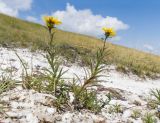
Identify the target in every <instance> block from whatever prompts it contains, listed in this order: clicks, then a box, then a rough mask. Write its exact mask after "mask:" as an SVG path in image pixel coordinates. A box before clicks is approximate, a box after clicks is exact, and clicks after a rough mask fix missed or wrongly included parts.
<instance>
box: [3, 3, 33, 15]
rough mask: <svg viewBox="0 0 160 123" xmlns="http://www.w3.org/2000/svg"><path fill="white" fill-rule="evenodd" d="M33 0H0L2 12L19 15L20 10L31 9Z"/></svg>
mask: <svg viewBox="0 0 160 123" xmlns="http://www.w3.org/2000/svg"><path fill="white" fill-rule="evenodd" d="M31 4H32V0H0V13H4V14H7V15H10V16H18V14H19V11H27V10H29V9H31Z"/></svg>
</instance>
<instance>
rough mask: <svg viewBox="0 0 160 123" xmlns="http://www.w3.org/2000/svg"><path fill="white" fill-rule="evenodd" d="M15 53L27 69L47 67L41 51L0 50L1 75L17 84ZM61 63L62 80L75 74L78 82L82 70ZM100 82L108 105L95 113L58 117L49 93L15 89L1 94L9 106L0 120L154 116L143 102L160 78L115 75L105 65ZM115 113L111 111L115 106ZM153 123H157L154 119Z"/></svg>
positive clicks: (47, 122) (110, 121)
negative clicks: (107, 98) (135, 112)
mask: <svg viewBox="0 0 160 123" xmlns="http://www.w3.org/2000/svg"><path fill="white" fill-rule="evenodd" d="M15 52H17V53H18V55H19V56H20V57H21V58H22V59H23V60H25V62H26V63H28V70H29V71H30V72H34V71H37V70H40V71H42V70H43V69H44V68H45V67H48V64H47V61H46V60H45V59H44V57H43V54H44V53H43V52H41V51H36V52H30V51H29V50H28V49H7V48H0V57H1V58H0V64H1V70H0V72H1V75H5V76H10V77H12V78H13V79H15V80H17V81H20V80H21V76H22V73H23V69H22V65H21V63H20V61H19V59H18V57H17V56H16V54H15ZM62 60H63V65H62V67H64V69H65V70H68V72H67V73H66V74H65V75H64V76H63V78H64V79H65V80H66V81H68V80H70V79H71V78H73V77H74V76H75V74H77V75H78V76H80V78H81V79H83V77H84V76H85V73H84V71H83V68H82V67H80V66H78V64H76V63H74V64H69V63H67V61H66V60H64V59H63V58H62ZM105 67H106V68H107V70H106V71H105V72H103V74H104V75H105V77H102V78H100V79H102V80H104V82H102V83H101V84H100V85H101V86H98V87H97V93H98V95H99V98H101V99H105V98H106V94H107V93H108V92H110V93H111V94H112V97H113V98H112V100H111V102H110V103H109V104H108V105H106V106H105V107H104V108H103V109H102V111H101V112H100V113H99V114H94V113H92V112H89V111H87V110H83V111H81V112H78V111H73V110H69V111H66V112H63V113H61V114H59V113H58V112H57V111H56V108H55V107H54V106H53V104H54V101H55V99H56V98H55V97H54V96H52V95H49V94H44V93H38V92H36V91H34V90H26V89H23V88H22V87H21V86H17V87H16V88H14V89H11V90H9V91H7V92H4V93H3V94H2V97H1V100H2V101H3V102H5V104H6V105H8V106H9V107H8V108H6V109H5V111H6V114H7V116H8V117H0V121H1V122H4V123H53V122H56V123H60V122H61V123H62V122H63V123H64V122H65V123H78V122H79V123H81V122H83V123H105V122H107V123H132V122H133V123H143V121H142V119H143V117H144V115H145V113H147V112H151V113H155V112H156V111H157V110H156V109H153V110H151V109H149V108H148V106H147V102H148V100H149V99H150V98H152V97H150V90H151V89H160V79H157V80H151V79H145V80H144V79H141V78H139V77H137V76H136V75H133V74H132V73H128V75H126V74H123V73H120V72H117V71H116V67H115V66H112V65H110V66H105ZM118 105H119V109H118V108H117V110H116V111H115V110H114V109H115V108H116V107H118ZM135 110H137V111H138V110H139V111H140V114H141V115H139V116H138V118H133V116H132V114H133V111H135ZM156 119H157V122H160V120H159V119H158V117H156Z"/></svg>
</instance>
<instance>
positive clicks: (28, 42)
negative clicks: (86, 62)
mask: <svg viewBox="0 0 160 123" xmlns="http://www.w3.org/2000/svg"><path fill="white" fill-rule="evenodd" d="M48 37H49V36H48V32H47V30H46V29H45V27H44V26H42V25H39V24H35V23H30V22H26V21H22V20H19V19H16V18H13V17H9V16H6V15H3V14H0V43H1V44H2V46H8V45H11V44H12V45H16V46H20V47H31V48H32V49H33V50H35V49H37V48H42V47H43V46H44V42H46V41H47V40H48ZM54 39H55V40H54V41H55V42H56V43H57V44H59V45H67V46H68V47H67V49H65V52H64V54H65V55H66V56H67V57H69V58H71V57H72V56H73V52H76V53H77V54H78V55H80V56H82V57H83V58H86V57H88V56H89V55H88V54H86V51H87V52H88V53H89V54H90V56H91V54H92V52H94V51H95V50H96V49H97V48H98V47H100V46H102V42H101V40H99V39H96V38H93V37H89V36H84V35H80V34H76V33H71V32H65V31H61V30H56V33H55V37H54ZM106 45H107V47H108V48H109V50H110V52H111V53H110V55H109V56H107V57H106V59H107V60H106V61H107V62H108V63H110V64H116V65H117V66H118V68H117V69H118V70H120V71H122V72H129V71H132V72H133V73H134V74H137V75H138V76H140V77H146V76H148V77H150V78H157V77H158V74H160V57H159V56H156V55H152V54H148V53H144V52H140V51H137V50H134V49H130V48H126V47H122V46H118V45H113V44H111V43H107V44H106ZM71 48H72V49H73V50H70V49H71ZM61 50H63V48H62V49H61ZM66 51H68V52H66ZM70 51H72V53H71V52H70ZM70 53H71V54H70ZM77 54H76V55H77ZM76 55H75V56H76Z"/></svg>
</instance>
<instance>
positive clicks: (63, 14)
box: [52, 3, 129, 36]
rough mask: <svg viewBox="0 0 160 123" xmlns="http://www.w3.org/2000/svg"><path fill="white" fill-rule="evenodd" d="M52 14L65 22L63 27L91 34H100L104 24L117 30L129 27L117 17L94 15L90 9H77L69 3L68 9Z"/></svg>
mask: <svg viewBox="0 0 160 123" xmlns="http://www.w3.org/2000/svg"><path fill="white" fill-rule="evenodd" d="M52 15H53V16H55V17H57V18H59V19H60V20H61V21H62V22H63V24H62V25H61V26H60V28H61V29H63V30H67V31H72V32H77V33H81V34H87V35H91V36H100V35H101V34H102V31H101V28H102V27H104V26H106V27H112V28H114V29H115V30H117V31H118V30H126V29H128V28H129V26H128V25H127V24H125V23H123V22H122V21H120V20H119V19H117V18H116V17H110V16H107V17H103V16H101V15H94V14H93V13H92V11H91V10H90V9H84V10H77V9H76V8H75V7H74V6H72V5H70V4H69V3H68V4H67V6H66V10H63V11H56V12H54V13H52Z"/></svg>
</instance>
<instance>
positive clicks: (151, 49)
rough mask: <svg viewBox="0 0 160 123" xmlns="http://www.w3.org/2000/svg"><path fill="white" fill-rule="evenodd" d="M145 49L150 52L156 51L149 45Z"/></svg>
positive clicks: (145, 45)
mask: <svg viewBox="0 0 160 123" xmlns="http://www.w3.org/2000/svg"><path fill="white" fill-rule="evenodd" d="M143 47H144V48H145V49H146V50H149V51H154V47H153V46H151V45H149V44H144V45H143Z"/></svg>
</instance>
